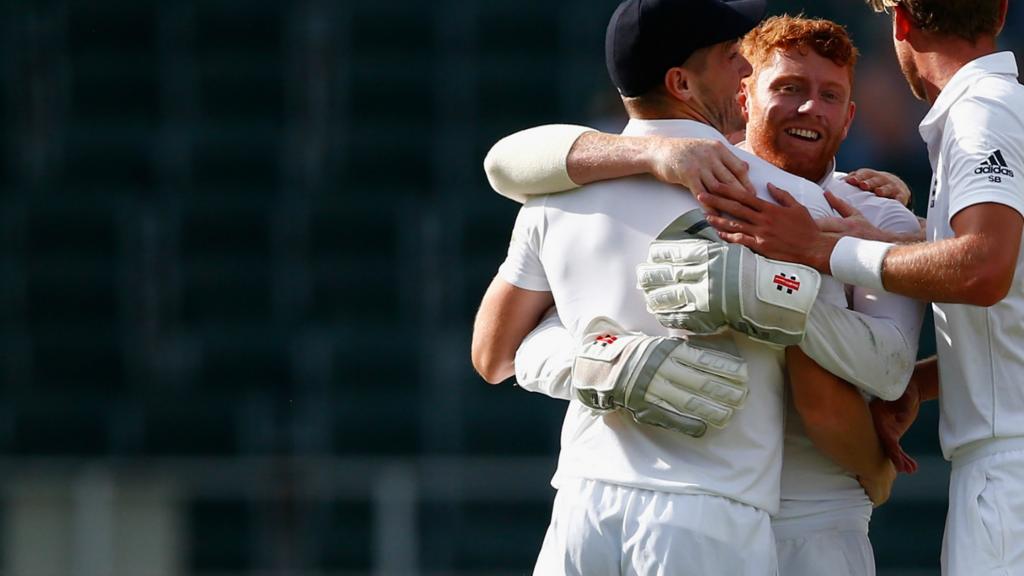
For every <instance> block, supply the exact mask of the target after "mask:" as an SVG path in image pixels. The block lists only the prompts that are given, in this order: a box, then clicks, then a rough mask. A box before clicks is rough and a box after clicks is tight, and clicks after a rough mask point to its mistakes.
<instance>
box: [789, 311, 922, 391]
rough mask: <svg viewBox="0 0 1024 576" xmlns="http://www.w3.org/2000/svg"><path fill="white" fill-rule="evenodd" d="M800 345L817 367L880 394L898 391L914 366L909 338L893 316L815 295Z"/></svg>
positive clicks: (902, 387) (913, 346) (903, 388)
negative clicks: (864, 311)
mask: <svg viewBox="0 0 1024 576" xmlns="http://www.w3.org/2000/svg"><path fill="white" fill-rule="evenodd" d="M800 349H801V350H803V351H804V353H805V354H807V356H809V357H810V358H811V360H814V361H815V362H817V363H818V365H820V366H821V367H822V368H824V369H825V370H828V371H829V372H831V373H832V374H835V375H836V376H839V377H840V378H842V379H843V380H846V381H847V382H850V383H851V384H853V385H854V386H856V387H858V388H860V389H861V390H864V391H865V392H868V393H870V394H873V395H875V396H877V397H879V398H881V399H883V400H896V399H897V398H899V397H900V396H902V395H903V392H904V390H906V388H907V382H909V381H910V374H911V373H912V372H913V371H914V360H915V357H916V355H917V342H914V343H913V344H911V343H910V342H908V341H907V339H906V337H905V336H904V334H903V333H902V332H901V331H900V329H899V328H898V327H897V326H896V324H895V323H894V322H893V321H892V320H888V319H885V318H873V317H871V316H868V315H866V314H861V313H859V312H855V311H853V310H847V309H846V308H840V307H839V306H835V305H832V304H828V303H825V302H822V301H820V300H819V301H818V302H816V303H815V304H814V307H813V308H811V313H810V314H809V315H808V316H807V335H806V337H805V338H804V340H803V342H801V343H800Z"/></svg>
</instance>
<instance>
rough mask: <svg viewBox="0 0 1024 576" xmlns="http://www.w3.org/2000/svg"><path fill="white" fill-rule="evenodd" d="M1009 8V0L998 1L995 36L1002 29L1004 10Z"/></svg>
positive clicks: (1004, 20)
mask: <svg viewBox="0 0 1024 576" xmlns="http://www.w3.org/2000/svg"><path fill="white" fill-rule="evenodd" d="M1009 8H1010V1H1009V0H1002V2H1000V3H999V26H996V36H999V33H1000V32H1002V31H1003V26H1004V25H1006V11H1007V10H1009Z"/></svg>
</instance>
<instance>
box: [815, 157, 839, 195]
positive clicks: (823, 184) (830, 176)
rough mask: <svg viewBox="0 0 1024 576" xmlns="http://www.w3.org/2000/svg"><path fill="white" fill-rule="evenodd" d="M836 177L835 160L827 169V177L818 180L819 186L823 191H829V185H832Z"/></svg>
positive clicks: (830, 161)
mask: <svg viewBox="0 0 1024 576" xmlns="http://www.w3.org/2000/svg"><path fill="white" fill-rule="evenodd" d="M835 175H836V159H835V158H833V159H831V160H829V161H828V166H827V167H826V168H825V175H824V176H822V177H821V180H818V182H817V184H818V186H819V187H821V189H822V190H828V185H829V184H831V183H832V179H833V178H834V177H835Z"/></svg>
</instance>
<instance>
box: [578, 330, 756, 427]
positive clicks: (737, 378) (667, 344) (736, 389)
mask: <svg viewBox="0 0 1024 576" xmlns="http://www.w3.org/2000/svg"><path fill="white" fill-rule="evenodd" d="M585 332H586V335H585V336H584V337H583V341H582V344H581V346H580V349H579V351H578V352H577V353H576V359H575V361H574V363H573V368H572V385H573V389H574V390H575V393H576V397H577V398H578V399H579V400H580V401H581V402H583V404H585V405H586V406H589V407H590V408H592V409H594V410H597V411H602V412H604V411H609V410H616V409H619V408H623V409H625V410H627V411H629V413H630V414H631V415H632V416H633V419H634V420H636V421H637V422H639V423H641V424H650V425H653V426H660V427H662V428H667V429H669V430H675V431H678V432H682V433H684V434H688V435H690V436H695V437H700V436H703V435H704V433H705V432H706V431H707V428H708V425H709V424H710V425H711V426H714V427H716V428H722V427H724V426H725V425H726V424H728V423H729V420H730V419H731V418H732V416H733V412H734V410H736V409H737V408H739V407H741V406H742V405H743V402H744V400H745V399H746V397H747V364H746V361H744V360H743V358H742V357H740V356H738V355H737V354H733V353H730V352H728V351H725V350H719V349H716V348H713V347H711V344H710V343H707V344H706V345H705V343H700V344H698V343H688V342H687V341H686V340H682V339H679V338H662V337H656V336H646V335H644V334H640V333H638V332H626V331H625V330H624V329H623V328H622V327H621V326H619V325H618V324H616V323H615V321H613V320H611V319H609V318H604V317H598V318H595V319H594V320H592V321H591V322H590V324H589V325H588V326H587V328H586V330H585ZM730 344H731V342H730Z"/></svg>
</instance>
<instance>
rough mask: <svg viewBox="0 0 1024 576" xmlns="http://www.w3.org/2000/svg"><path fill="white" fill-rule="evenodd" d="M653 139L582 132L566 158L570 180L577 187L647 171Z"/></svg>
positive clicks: (648, 169)
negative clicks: (577, 185)
mask: <svg viewBox="0 0 1024 576" xmlns="http://www.w3.org/2000/svg"><path fill="white" fill-rule="evenodd" d="M655 140H656V139H655V138H654V137H633V136H620V135H618V134H605V133H604V132H585V133H583V134H581V135H580V137H579V138H577V139H576V142H575V143H574V144H573V146H572V148H571V149H570V150H569V155H568V156H567V157H566V169H567V171H568V173H569V178H570V179H572V181H573V182H575V183H576V184H579V185H581V186H582V185H583V184H590V183H591V182H599V181H602V180H612V179H615V178H625V177H627V176H635V175H637V174H646V173H648V172H650V169H651V164H650V150H651V146H652V143H653V142H654V141H655Z"/></svg>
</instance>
